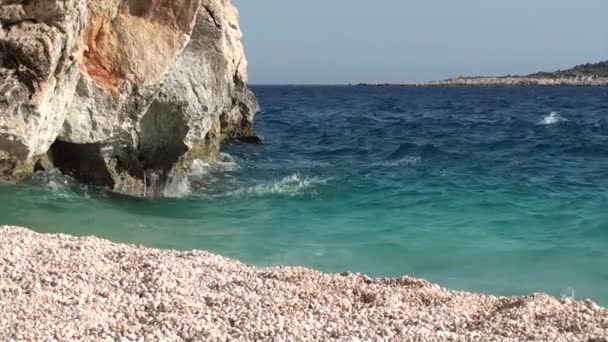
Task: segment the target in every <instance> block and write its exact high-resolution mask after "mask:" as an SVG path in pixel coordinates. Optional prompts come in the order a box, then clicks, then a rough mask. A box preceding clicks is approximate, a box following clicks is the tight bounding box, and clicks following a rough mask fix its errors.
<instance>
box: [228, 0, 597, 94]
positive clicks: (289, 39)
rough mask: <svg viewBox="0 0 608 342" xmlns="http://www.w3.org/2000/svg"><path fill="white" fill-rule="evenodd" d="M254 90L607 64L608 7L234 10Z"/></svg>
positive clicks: (345, 2) (401, 5)
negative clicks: (268, 86) (238, 15)
mask: <svg viewBox="0 0 608 342" xmlns="http://www.w3.org/2000/svg"><path fill="white" fill-rule="evenodd" d="M233 2H234V4H235V5H236V6H237V7H238V8H239V10H240V13H241V29H242V30H243V33H244V42H245V49H246V53H247V57H248V60H249V75H250V83H254V84H341V83H357V82H400V81H422V80H432V79H443V78H447V77H452V76H458V75H503V74H509V73H510V74H525V73H531V72H535V71H541V70H542V71H552V70H556V69H566V68H569V67H571V66H574V65H575V64H580V63H586V62H597V61H600V60H606V59H608V0H581V1H574V0H509V1H499V0H494V1H492V0H457V1H456V0H376V1H374V2H372V1H369V0H306V1H304V0H233Z"/></svg>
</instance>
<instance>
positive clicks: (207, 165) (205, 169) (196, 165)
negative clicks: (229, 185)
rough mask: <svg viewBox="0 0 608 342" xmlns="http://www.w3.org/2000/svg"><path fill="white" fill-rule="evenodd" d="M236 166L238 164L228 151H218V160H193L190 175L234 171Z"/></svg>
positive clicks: (200, 175)
mask: <svg viewBox="0 0 608 342" xmlns="http://www.w3.org/2000/svg"><path fill="white" fill-rule="evenodd" d="M238 168H239V164H238V163H237V162H236V159H235V158H234V157H232V156H231V155H229V154H228V153H220V160H218V161H204V160H200V159H196V160H194V161H193V162H192V168H191V169H190V176H192V177H202V176H205V175H208V174H209V173H212V172H226V171H228V172H229V171H235V170H237V169H238Z"/></svg>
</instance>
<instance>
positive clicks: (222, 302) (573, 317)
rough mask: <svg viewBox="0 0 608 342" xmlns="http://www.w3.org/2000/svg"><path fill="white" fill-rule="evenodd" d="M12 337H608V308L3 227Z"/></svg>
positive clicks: (0, 293) (0, 322)
mask: <svg viewBox="0 0 608 342" xmlns="http://www.w3.org/2000/svg"><path fill="white" fill-rule="evenodd" d="M0 307H1V308H2V310H0V340H1V341H54V340H59V341H71V340H78V341H80V340H82V341H595V342H599V341H608V310H606V309H605V308H603V307H600V306H598V305H597V304H595V303H593V302H592V301H590V300H580V301H579V300H572V299H555V298H552V297H550V296H547V295H543V294H534V295H529V296H522V297H494V296H488V295H479V294H472V293H466V292H457V291H450V290H448V289H444V288H441V287H440V286H438V285H435V284H432V283H430V282H427V281H424V280H418V279H414V278H409V277H403V278H398V279H372V278H369V277H366V276H365V275H360V274H352V273H342V274H323V273H320V272H317V271H313V270H309V269H304V268H292V267H275V268H256V267H250V266H247V265H244V264H242V263H240V262H238V261H234V260H230V259H227V258H224V257H221V256H217V255H213V254H210V253H207V252H202V251H191V252H177V251H170V250H157V249H151V248H146V247H141V246H130V245H123V244H116V243H112V242H109V241H105V240H102V239H98V238H94V237H72V236H67V235H45V234H39V233H35V232H33V231H31V230H28V229H25V228H19V227H9V226H2V227H0Z"/></svg>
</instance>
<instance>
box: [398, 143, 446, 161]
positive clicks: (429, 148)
mask: <svg viewBox="0 0 608 342" xmlns="http://www.w3.org/2000/svg"><path fill="white" fill-rule="evenodd" d="M442 153H443V151H441V150H440V149H439V148H438V147H437V146H435V145H433V144H424V145H417V144H414V143H403V144H401V145H400V146H399V147H398V148H397V149H396V150H395V151H393V152H392V153H391V154H390V155H389V156H388V158H387V159H389V160H400V159H403V158H411V157H412V156H418V158H422V157H427V156H433V155H437V154H442Z"/></svg>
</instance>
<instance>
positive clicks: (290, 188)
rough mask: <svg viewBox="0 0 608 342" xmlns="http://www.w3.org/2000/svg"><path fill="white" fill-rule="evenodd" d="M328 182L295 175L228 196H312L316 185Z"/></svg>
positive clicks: (234, 192) (327, 179) (325, 179)
mask: <svg viewBox="0 0 608 342" xmlns="http://www.w3.org/2000/svg"><path fill="white" fill-rule="evenodd" d="M330 180H331V178H324V179H323V178H318V177H302V176H300V175H299V174H297V173H296V174H293V175H291V176H287V177H285V178H282V179H280V180H278V181H272V182H270V183H264V184H258V185H255V186H252V187H247V188H242V189H238V190H235V191H232V192H230V193H228V195H229V196H233V197H255V196H264V195H288V196H296V195H298V194H302V193H306V192H308V193H312V194H314V193H315V191H314V189H315V187H316V186H317V185H322V184H326V183H327V182H328V181H330Z"/></svg>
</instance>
